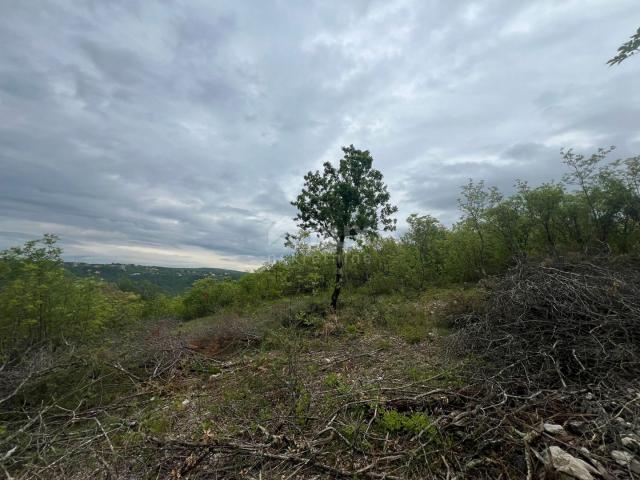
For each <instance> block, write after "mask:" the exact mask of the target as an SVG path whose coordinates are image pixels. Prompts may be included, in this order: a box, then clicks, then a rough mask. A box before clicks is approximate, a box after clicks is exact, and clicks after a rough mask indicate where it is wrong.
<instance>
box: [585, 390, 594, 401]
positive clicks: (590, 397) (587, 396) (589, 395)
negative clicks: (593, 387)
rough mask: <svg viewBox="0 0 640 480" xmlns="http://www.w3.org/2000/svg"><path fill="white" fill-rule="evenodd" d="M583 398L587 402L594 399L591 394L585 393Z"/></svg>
mask: <svg viewBox="0 0 640 480" xmlns="http://www.w3.org/2000/svg"><path fill="white" fill-rule="evenodd" d="M584 398H586V399H587V400H593V399H594V396H593V393H591V392H587V394H586V395H585V396H584Z"/></svg>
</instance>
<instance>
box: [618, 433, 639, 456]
mask: <svg viewBox="0 0 640 480" xmlns="http://www.w3.org/2000/svg"><path fill="white" fill-rule="evenodd" d="M620 441H621V442H622V445H623V446H624V447H625V448H628V449H629V450H633V451H634V452H636V453H640V437H638V436H637V435H635V434H633V433H632V434H630V435H625V436H624V437H622V438H621V439H620Z"/></svg>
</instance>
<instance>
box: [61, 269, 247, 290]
mask: <svg viewBox="0 0 640 480" xmlns="http://www.w3.org/2000/svg"><path fill="white" fill-rule="evenodd" d="M64 267H65V268H66V269H67V270H68V271H70V272H71V273H73V274H74V275H76V276H78V277H85V278H86V277H98V278H100V279H102V280H104V281H106V282H111V283H115V284H117V285H118V286H119V287H120V289H121V290H124V291H129V292H135V293H139V294H141V295H142V296H144V297H148V298H150V297H152V296H155V295H157V294H160V293H164V294H169V295H179V294H182V293H184V292H185V291H187V290H188V289H189V288H190V287H191V285H192V284H193V282H195V281H196V280H200V279H203V278H213V279H216V280H237V279H239V278H240V277H242V276H243V275H244V274H245V272H240V271H237V270H227V269H224V268H171V267H154V266H145V265H132V264H122V263H110V264H98V263H80V262H65V264H64Z"/></svg>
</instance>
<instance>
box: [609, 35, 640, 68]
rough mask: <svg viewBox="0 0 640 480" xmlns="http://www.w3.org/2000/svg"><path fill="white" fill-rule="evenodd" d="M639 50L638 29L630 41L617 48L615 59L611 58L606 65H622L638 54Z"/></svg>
mask: <svg viewBox="0 0 640 480" xmlns="http://www.w3.org/2000/svg"><path fill="white" fill-rule="evenodd" d="M638 50H640V28H638V30H637V31H636V33H634V34H633V35H632V36H631V38H630V40H629V41H627V42H625V43H623V44H622V45H620V47H618V53H617V55H616V56H615V57H613V58H611V59H610V60H609V61H607V63H608V64H609V65H616V64H619V63H622V62H623V61H625V60H626V59H627V58H629V57H630V56H631V55H633V54H635V53H638Z"/></svg>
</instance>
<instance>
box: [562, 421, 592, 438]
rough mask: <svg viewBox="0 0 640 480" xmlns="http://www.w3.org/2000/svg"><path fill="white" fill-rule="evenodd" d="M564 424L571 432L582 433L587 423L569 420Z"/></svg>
mask: <svg viewBox="0 0 640 480" xmlns="http://www.w3.org/2000/svg"><path fill="white" fill-rule="evenodd" d="M565 426H566V427H567V430H569V431H570V432H571V433H575V434H576V435H582V434H584V432H586V430H587V428H586V427H587V424H586V423H585V422H581V421H580V420H570V421H568V422H567V423H566V424H565Z"/></svg>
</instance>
